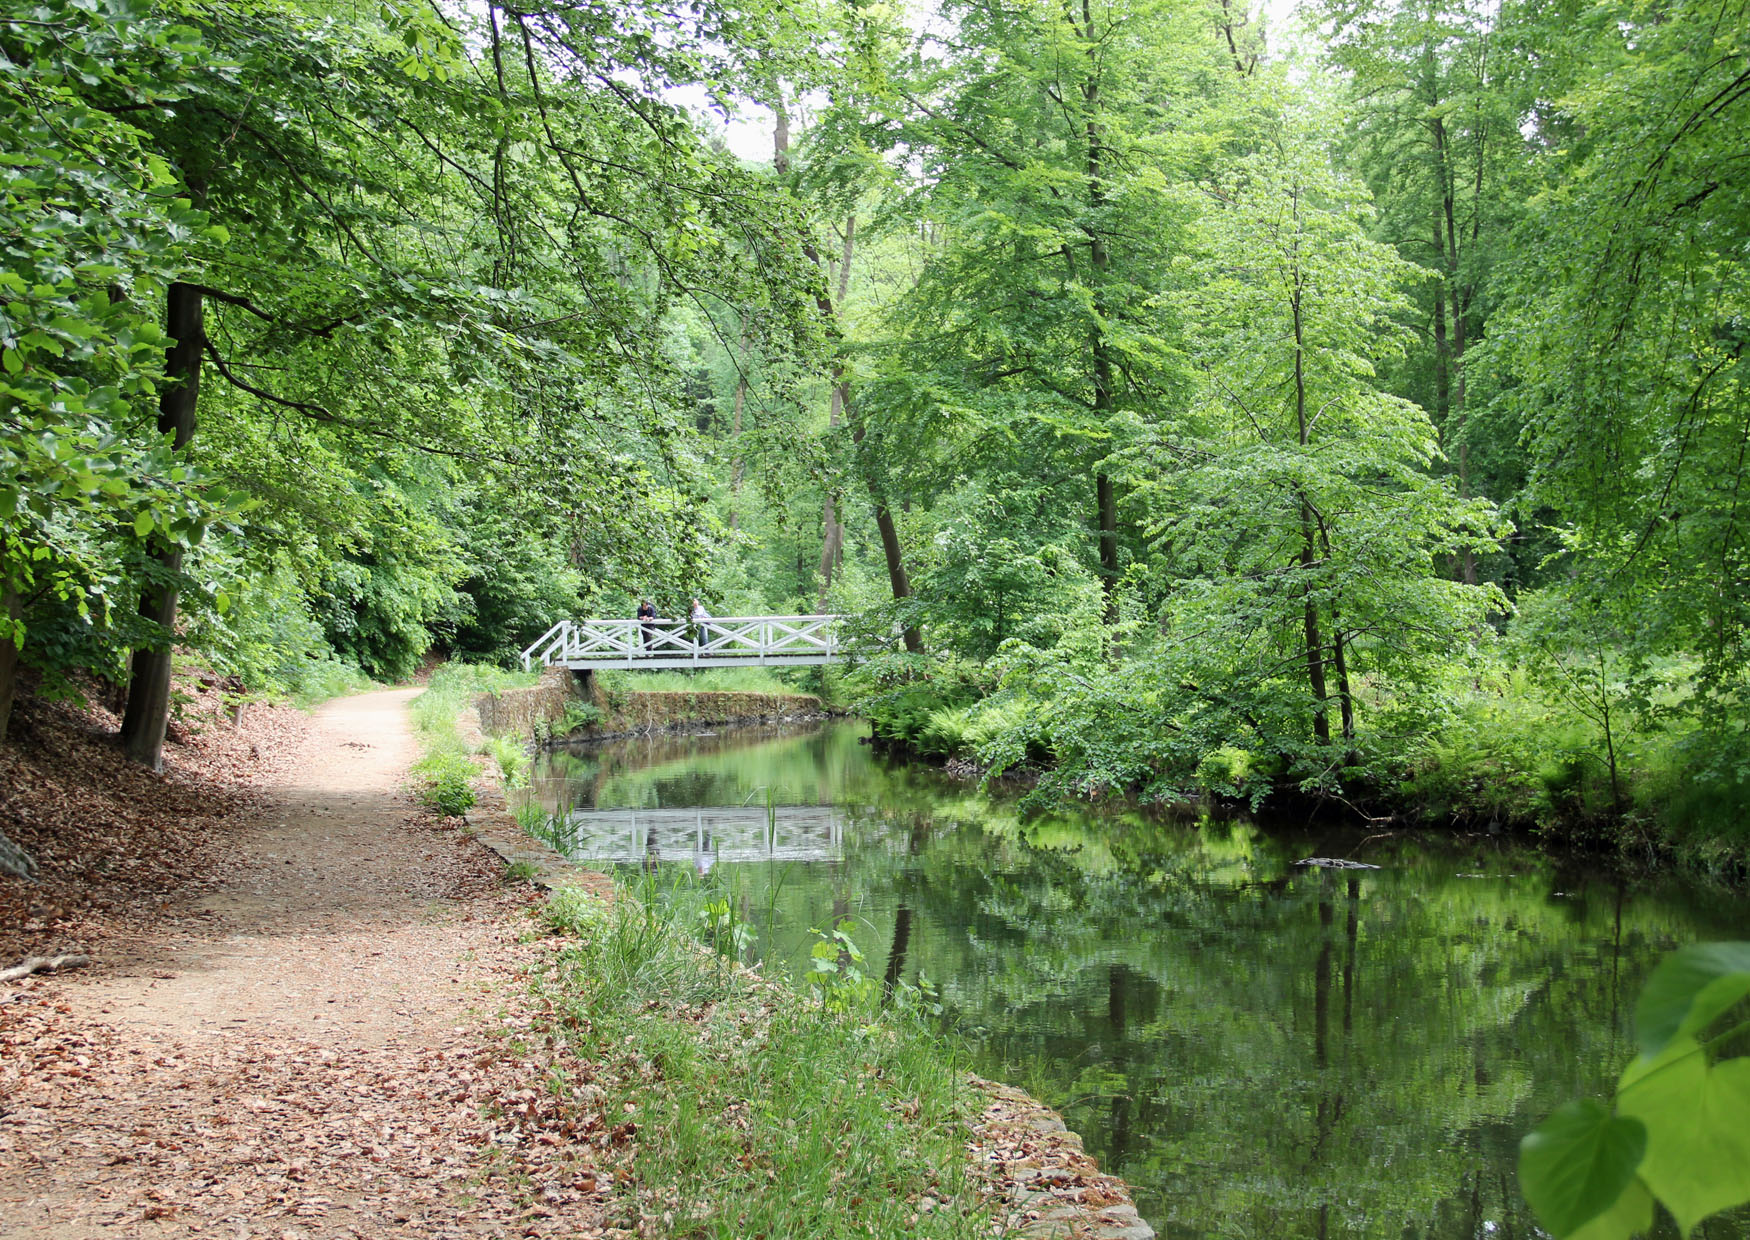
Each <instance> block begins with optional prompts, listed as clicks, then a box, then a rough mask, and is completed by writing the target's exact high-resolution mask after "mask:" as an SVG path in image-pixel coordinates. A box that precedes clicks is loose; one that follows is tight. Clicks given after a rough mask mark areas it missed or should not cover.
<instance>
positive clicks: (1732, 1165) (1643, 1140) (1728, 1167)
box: [1519, 943, 1750, 1240]
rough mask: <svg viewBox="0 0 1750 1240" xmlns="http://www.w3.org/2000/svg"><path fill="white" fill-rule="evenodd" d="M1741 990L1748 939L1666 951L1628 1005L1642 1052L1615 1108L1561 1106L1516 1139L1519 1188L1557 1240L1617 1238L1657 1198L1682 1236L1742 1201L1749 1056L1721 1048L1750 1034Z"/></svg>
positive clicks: (1748, 1193)
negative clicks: (1632, 1010)
mask: <svg viewBox="0 0 1750 1240" xmlns="http://www.w3.org/2000/svg"><path fill="white" fill-rule="evenodd" d="M1747 995H1750V943H1698V944H1694V945H1692V946H1690V947H1685V948H1683V949H1682V950H1680V951H1676V952H1673V953H1672V954H1671V955H1669V956H1667V957H1666V958H1665V959H1664V960H1663V961H1661V962H1660V964H1659V967H1658V968H1656V969H1654V970H1653V975H1652V977H1650V978H1648V979H1647V984H1646V987H1645V988H1644V989H1643V990H1642V991H1641V997H1640V1001H1639V1002H1638V1003H1637V1004H1636V1005H1635V1029H1636V1033H1637V1036H1638V1039H1639V1042H1640V1049H1641V1053H1640V1057H1639V1058H1637V1059H1636V1060H1635V1061H1634V1062H1633V1063H1632V1064H1630V1065H1629V1066H1628V1070H1627V1071H1625V1072H1624V1073H1623V1074H1622V1079H1621V1081H1619V1082H1618V1083H1617V1087H1616V1099H1615V1107H1614V1109H1613V1108H1611V1107H1608V1106H1605V1105H1604V1104H1603V1103H1601V1102H1598V1101H1595V1100H1592V1099H1586V1100H1584V1101H1580V1102H1570V1103H1568V1104H1567V1105H1566V1106H1563V1107H1561V1108H1559V1109H1558V1110H1557V1111H1556V1112H1555V1113H1554V1114H1553V1115H1551V1116H1550V1117H1549V1118H1548V1119H1546V1120H1544V1122H1543V1123H1541V1124H1539V1125H1538V1126H1537V1127H1536V1128H1534V1129H1533V1130H1532V1131H1531V1132H1530V1133H1528V1134H1527V1135H1526V1137H1525V1139H1524V1140H1523V1141H1522V1142H1520V1145H1519V1183H1520V1187H1521V1189H1522V1190H1523V1191H1524V1193H1525V1199H1526V1200H1527V1201H1528V1202H1530V1203H1531V1208H1532V1209H1533V1210H1534V1211H1536V1212H1537V1217H1538V1221H1539V1222H1541V1223H1542V1224H1543V1225H1544V1226H1545V1227H1547V1228H1549V1230H1550V1231H1551V1232H1552V1233H1553V1234H1554V1235H1555V1236H1556V1237H1558V1240H1569V1238H1570V1237H1579V1238H1580V1240H1626V1237H1628V1236H1632V1235H1635V1234H1636V1233H1638V1232H1644V1231H1646V1230H1648V1229H1649V1228H1651V1227H1652V1225H1653V1203H1654V1201H1655V1200H1657V1201H1658V1202H1659V1203H1660V1204H1661V1205H1663V1206H1664V1207H1665V1208H1666V1209H1667V1210H1669V1211H1670V1212H1671V1216H1672V1217H1673V1218H1674V1219H1676V1220H1677V1225H1678V1226H1679V1227H1681V1228H1682V1229H1683V1234H1684V1235H1686V1236H1687V1235H1689V1234H1691V1233H1692V1232H1693V1231H1694V1230H1695V1227H1696V1225H1697V1224H1698V1223H1700V1222H1701V1221H1702V1220H1703V1219H1705V1218H1707V1217H1709V1216H1710V1215H1714V1214H1718V1213H1720V1212H1721V1211H1723V1210H1730V1209H1732V1208H1733V1207H1735V1206H1740V1205H1743V1204H1745V1203H1746V1202H1750V1125H1747V1124H1746V1123H1745V1117H1746V1116H1750V1056H1746V1055H1738V1056H1725V1057H1721V1056H1720V1054H1719V1052H1721V1051H1722V1050H1726V1049H1729V1048H1730V1047H1731V1046H1732V1045H1734V1044H1737V1045H1740V1046H1741V1045H1742V1044H1743V1042H1744V1037H1745V1035H1746V1033H1750V1014H1747V1013H1746V1012H1745V1011H1744V1010H1743V1009H1744V1004H1743V1000H1744V998H1745V997H1746V996H1747ZM1729 1017H1731V1018H1736V1019H1730V1018H1729ZM1709 1031H1712V1032H1711V1036H1709V1037H1707V1038H1706V1039H1705V1040H1704V1039H1703V1038H1702V1035H1703V1034H1704V1033H1709Z"/></svg>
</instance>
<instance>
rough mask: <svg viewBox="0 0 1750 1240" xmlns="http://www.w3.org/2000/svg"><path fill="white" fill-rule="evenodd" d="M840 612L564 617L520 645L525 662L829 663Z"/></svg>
mask: <svg viewBox="0 0 1750 1240" xmlns="http://www.w3.org/2000/svg"><path fill="white" fill-rule="evenodd" d="M843 619H844V617H842V616H836V615H815V616H713V617H711V618H710V619H709V620H668V619H655V620H618V619H616V620H561V621H560V622H559V623H558V624H555V625H554V626H553V627H552V628H550V629H548V630H547V631H546V632H545V633H543V634H542V635H541V636H540V637H539V638H537V639H536V640H535V642H534V644H533V645H531V646H530V647H529V648H528V649H527V650H525V651H523V669H524V670H525V671H526V670H528V669H529V668H530V667H532V666H533V665H534V664H536V663H540V664H541V665H542V666H545V667H551V666H553V665H555V664H558V665H561V666H566V667H590V666H604V667H605V666H611V667H632V666H636V665H638V664H639V663H642V662H649V663H651V664H652V665H653V666H668V667H674V666H688V665H692V664H700V665H704V664H709V663H830V662H834V661H836V660H837V659H838V658H840V657H842V655H843V653H844V651H845V648H846V647H845V643H844V641H843V639H842V637H841V634H840V631H839V630H840V621H842V620H843Z"/></svg>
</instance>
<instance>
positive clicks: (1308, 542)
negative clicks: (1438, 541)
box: [1289, 195, 1331, 745]
mask: <svg viewBox="0 0 1750 1240" xmlns="http://www.w3.org/2000/svg"><path fill="white" fill-rule="evenodd" d="M1294 215H1295V223H1296V224H1297V225H1298V224H1299V222H1300V200H1299V197H1298V195H1297V196H1296V198H1295V202H1294ZM1293 279H1294V285H1293V291H1292V292H1291V293H1290V294H1289V306H1290V308H1291V309H1292V310H1293V312H1294V419H1295V425H1296V427H1297V428H1298V431H1299V440H1300V446H1301V447H1303V448H1304V447H1306V446H1307V445H1308V444H1310V443H1311V442H1312V425H1311V423H1310V422H1309V421H1308V420H1307V416H1306V338H1305V335H1306V334H1305V328H1304V324H1303V323H1302V321H1301V314H1300V294H1301V282H1300V270H1299V266H1298V261H1297V265H1296V268H1295V271H1294V277H1293ZM1314 516H1315V514H1314V512H1313V505H1312V500H1311V499H1310V498H1309V497H1308V496H1307V495H1306V493H1305V492H1304V491H1303V492H1301V494H1300V567H1301V571H1302V572H1303V573H1305V574H1306V575H1307V576H1308V577H1310V576H1311V574H1312V571H1313V566H1314V564H1315V563H1316V562H1317V560H1318V544H1317V542H1316V541H1315V540H1314V535H1313V530H1314V527H1315V524H1316V522H1315V520H1314ZM1301 589H1302V590H1303V591H1304V592H1305V595H1306V601H1305V603H1304V604H1303V605H1302V615H1301V626H1302V629H1303V633H1304V637H1305V639H1306V679H1307V684H1308V685H1309V686H1310V687H1311V688H1312V695H1313V735H1314V736H1316V737H1317V738H1318V740H1319V743H1320V744H1322V745H1324V744H1329V743H1330V740H1331V720H1330V717H1329V715H1328V714H1327V713H1326V711H1325V702H1326V701H1327V695H1326V692H1325V644H1324V640H1323V638H1322V637H1321V636H1320V635H1319V609H1318V606H1317V604H1316V603H1315V602H1314V601H1313V596H1312V582H1311V581H1310V580H1309V581H1307V582H1306V584H1305V585H1303V586H1302V587H1301Z"/></svg>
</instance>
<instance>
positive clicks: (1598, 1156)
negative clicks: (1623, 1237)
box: [1519, 1100, 1647, 1240]
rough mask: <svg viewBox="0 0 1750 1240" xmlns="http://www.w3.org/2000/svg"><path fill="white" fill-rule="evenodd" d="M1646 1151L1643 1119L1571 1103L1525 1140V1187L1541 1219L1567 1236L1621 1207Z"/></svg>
mask: <svg viewBox="0 0 1750 1240" xmlns="http://www.w3.org/2000/svg"><path fill="white" fill-rule="evenodd" d="M1646 1149H1647V1130H1646V1127H1645V1126H1644V1125H1643V1124H1642V1123H1641V1122H1640V1121H1639V1120H1637V1119H1629V1118H1625V1117H1622V1116H1616V1115H1612V1114H1611V1113H1610V1111H1609V1110H1608V1109H1607V1108H1606V1107H1605V1106H1604V1105H1603V1104H1602V1103H1600V1102H1595V1101H1591V1100H1587V1101H1585V1102H1570V1103H1568V1104H1567V1105H1566V1106H1563V1107H1561V1108H1559V1109H1558V1110H1556V1112H1555V1113H1554V1114H1552V1115H1551V1116H1550V1117H1549V1118H1548V1119H1546V1120H1544V1121H1543V1123H1541V1124H1539V1125H1538V1126H1537V1127H1536V1128H1534V1129H1532V1130H1531V1131H1530V1132H1529V1133H1527V1134H1526V1136H1525V1139H1524V1140H1522V1141H1521V1142H1520V1143H1519V1186H1520V1189H1521V1190H1522V1191H1523V1192H1524V1193H1525V1199H1526V1201H1528V1202H1530V1203H1531V1208H1532V1210H1533V1211H1535V1212H1536V1214H1537V1218H1538V1221H1539V1222H1541V1223H1542V1224H1543V1225H1544V1226H1545V1227H1547V1228H1548V1229H1549V1230H1550V1231H1551V1232H1552V1233H1554V1234H1555V1235H1556V1236H1557V1237H1558V1238H1561V1240H1565V1238H1566V1237H1569V1236H1572V1235H1574V1234H1575V1233H1576V1232H1578V1231H1579V1230H1580V1228H1581V1227H1583V1226H1585V1225H1586V1224H1587V1223H1590V1222H1592V1221H1593V1220H1594V1219H1597V1218H1599V1216H1600V1215H1603V1214H1605V1213H1606V1212H1607V1211H1611V1210H1613V1209H1614V1208H1615V1207H1616V1206H1617V1205H1618V1203H1619V1201H1620V1199H1621V1198H1622V1196H1623V1194H1624V1192H1625V1191H1626V1190H1627V1189H1628V1188H1629V1186H1630V1185H1631V1184H1633V1183H1634V1179H1635V1168H1636V1167H1637V1166H1638V1165H1639V1164H1640V1161H1641V1157H1642V1155H1643V1154H1645V1153H1646ZM1624 1234H1626V1233H1624Z"/></svg>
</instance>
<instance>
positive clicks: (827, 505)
mask: <svg viewBox="0 0 1750 1240" xmlns="http://www.w3.org/2000/svg"><path fill="white" fill-rule="evenodd" d="M856 241H857V216H856V213H855V212H852V214H851V215H850V217H849V218H848V219H846V220H845V248H844V252H843V253H842V254H841V255H840V256H839V299H838V304H837V305H836V306H835V307H834V314H835V315H837V316H842V315H843V314H844V310H845V303H846V302H847V301H849V300H850V296H851V259H852V257H853V255H854V254H855V250H856ZM835 369H838V370H839V374H840V376H841V377H840V381H839V382H837V383H835V384H833V388H832V398H831V400H830V401H829V402H828V404H827V413H826V426H827V430H828V431H829V432H830V431H833V430H836V429H837V428H838V424H839V414H840V413H841V412H842V411H843V409H844V407H845V398H846V397H847V396H848V395H849V386H850V385H849V384H847V383H845V382H844V381H843V378H842V375H843V370H842V368H836V367H835ZM844 541H845V534H844V527H843V526H842V525H840V524H839V522H838V514H837V512H836V511H835V510H834V505H833V497H832V489H831V488H830V487H828V489H827V493H826V500H825V502H824V503H823V504H822V506H821V515H820V610H821V611H822V612H825V611H826V592H827V591H828V590H829V589H831V588H832V570H833V566H834V565H835V564H837V563H838V559H839V550H840V548H841V547H843V546H844Z"/></svg>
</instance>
